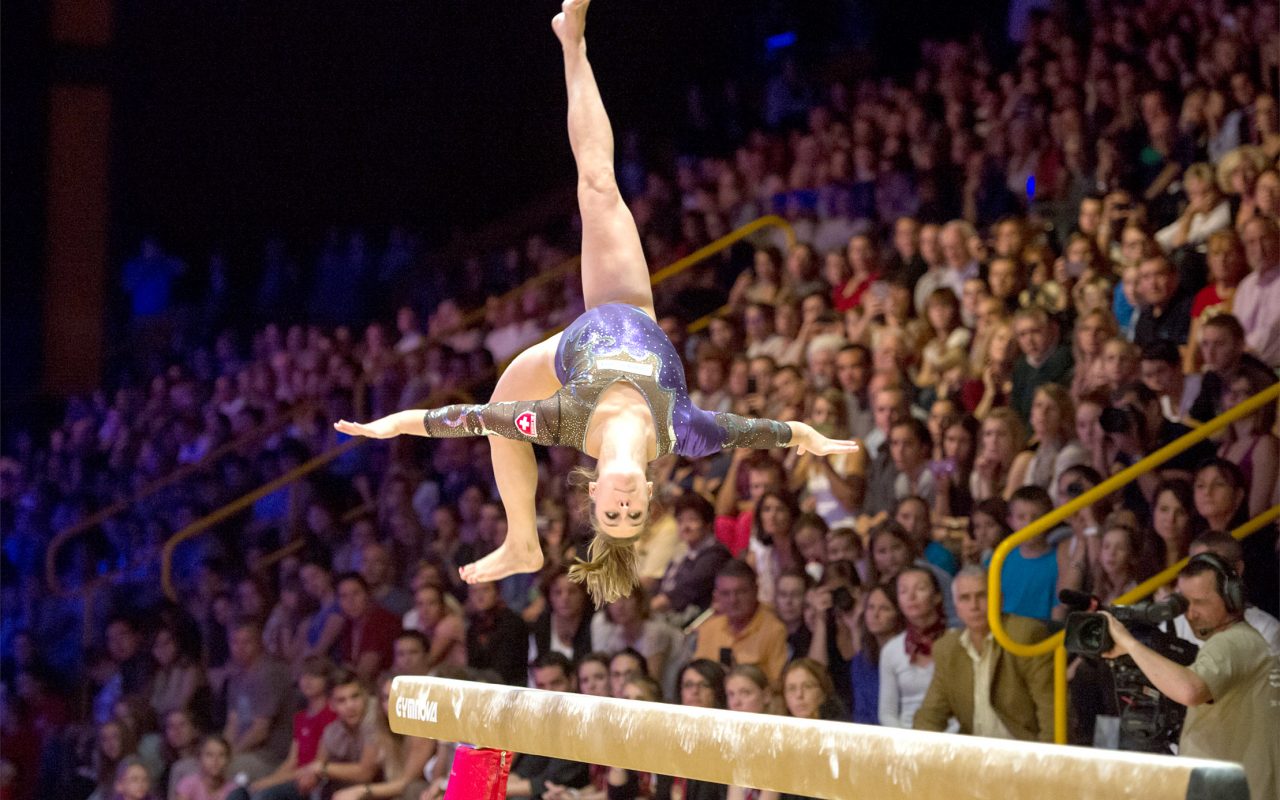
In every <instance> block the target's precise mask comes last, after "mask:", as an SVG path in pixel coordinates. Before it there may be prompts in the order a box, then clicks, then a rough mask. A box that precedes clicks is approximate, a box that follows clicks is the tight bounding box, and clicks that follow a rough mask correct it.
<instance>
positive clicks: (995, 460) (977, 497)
mask: <svg viewBox="0 0 1280 800" xmlns="http://www.w3.org/2000/svg"><path fill="white" fill-rule="evenodd" d="M981 437H982V438H981V439H980V441H979V442H978V456H977V458H976V459H975V460H974V463H973V474H972V475H971V476H970V478H969V494H970V495H972V497H973V500H974V502H981V501H983V500H986V499H987V498H988V497H1003V498H1004V499H1006V500H1007V499H1009V496H1010V495H1011V494H1013V492H1014V490H1015V489H1017V488H1018V487H1017V486H1013V485H1012V481H1011V480H1010V477H1011V475H1012V471H1013V460H1014V458H1016V457H1017V455H1018V453H1019V452H1021V451H1022V448H1023V447H1024V446H1025V445H1026V441H1027V434H1026V430H1025V429H1024V428H1023V427H1022V420H1020V419H1018V414H1017V412H1015V411H1014V410H1013V409H1011V408H1008V407H1001V408H997V409H993V410H992V411H991V413H990V414H988V415H987V418H986V419H985V420H983V422H982V434H981Z"/></svg>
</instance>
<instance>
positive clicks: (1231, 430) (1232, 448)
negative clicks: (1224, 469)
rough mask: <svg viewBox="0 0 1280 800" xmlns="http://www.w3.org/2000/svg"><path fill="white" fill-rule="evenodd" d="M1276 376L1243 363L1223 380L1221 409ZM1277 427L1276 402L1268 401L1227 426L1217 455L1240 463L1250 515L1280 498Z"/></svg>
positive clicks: (1239, 399) (1221, 410) (1263, 386)
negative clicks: (1247, 490)
mask: <svg viewBox="0 0 1280 800" xmlns="http://www.w3.org/2000/svg"><path fill="white" fill-rule="evenodd" d="M1273 383H1275V378H1274V377H1273V376H1271V375H1266V374H1263V373H1262V372H1260V371H1259V370H1254V369H1249V368H1247V367H1242V368H1240V369H1237V370H1236V371H1235V372H1233V373H1231V374H1230V375H1227V376H1225V379H1224V380H1223V382H1222V395H1221V399H1220V401H1219V403H1218V413H1219V414H1221V413H1222V412H1224V411H1226V410H1227V409H1230V408H1233V407H1235V406H1237V405H1239V404H1241V403H1243V402H1244V401H1245V400H1248V399H1249V398H1250V397H1252V396H1254V395H1255V394H1257V393H1258V392H1261V391H1263V390H1264V389H1266V388H1267V387H1268V386H1270V385H1271V384H1273ZM1275 427H1276V404H1275V403H1268V404H1267V405H1265V406H1263V407H1262V408H1260V409H1259V410H1258V411H1256V412H1254V413H1253V414H1250V415H1249V416H1247V417H1245V418H1244V419H1240V420H1237V421H1235V422H1233V423H1232V424H1231V425H1230V426H1229V427H1228V428H1227V430H1226V435H1225V436H1224V437H1223V439H1222V443H1221V444H1220V445H1218V455H1219V456H1220V457H1222V458H1225V459H1226V460H1228V461H1231V462H1234V463H1235V464H1238V465H1239V466H1240V471H1241V472H1242V473H1244V479H1245V482H1246V484H1247V486H1248V488H1249V493H1248V502H1247V507H1248V509H1249V516H1250V517H1256V516H1258V515H1259V514H1261V513H1262V512H1263V511H1266V510H1267V509H1268V508H1270V507H1271V506H1272V505H1273V504H1275V503H1276V502H1280V499H1277V498H1278V497H1280V492H1278V491H1277V486H1276V484H1277V481H1278V480H1280V458H1278V457H1280V440H1277V439H1276V435H1275V434H1274V433H1272V431H1273V430H1274V429H1275Z"/></svg>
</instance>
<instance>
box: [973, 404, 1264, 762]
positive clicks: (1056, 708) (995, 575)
mask: <svg viewBox="0 0 1280 800" xmlns="http://www.w3.org/2000/svg"><path fill="white" fill-rule="evenodd" d="M1278 399H1280V384H1276V385H1274V386H1271V387H1269V388H1267V389H1265V390H1263V391H1261V392H1259V393H1258V394H1256V395H1254V396H1253V397H1250V398H1249V399H1248V400H1246V401H1244V402H1243V403H1241V404H1240V405H1238V406H1236V407H1235V408H1232V409H1230V410H1228V411H1226V412H1225V413H1223V414H1220V415H1219V416H1217V417H1215V418H1214V419H1212V420H1210V421H1209V422H1206V423H1205V424H1203V425H1201V426H1200V427H1198V428H1196V429H1195V430H1193V431H1191V432H1190V433H1188V434H1186V435H1184V436H1182V437H1181V438H1179V439H1176V440H1175V441H1173V442H1170V443H1169V444H1167V445H1165V446H1164V447H1162V448H1160V449H1159V450H1157V451H1156V452H1154V453H1152V454H1151V455H1149V456H1147V457H1146V458H1144V459H1142V460H1141V461H1139V462H1138V463H1136V464H1134V465H1133V466H1131V467H1128V468H1126V469H1124V470H1121V471H1120V472H1117V473H1116V474H1115V475H1112V476H1111V477H1110V478H1107V479H1106V480H1104V481H1103V482H1102V483H1100V484H1098V485H1097V486H1095V487H1093V488H1092V489H1090V490H1089V491H1087V492H1085V493H1084V494H1082V495H1080V496H1079V497H1077V498H1076V499H1074V500H1072V501H1071V502H1069V503H1067V504H1066V505H1063V506H1059V507H1058V508H1056V509H1054V510H1053V511H1051V512H1049V513H1048V514H1045V515H1044V516H1043V517H1041V518H1040V519H1038V520H1036V521H1035V522H1033V523H1031V524H1030V525H1028V526H1027V527H1025V528H1023V529H1022V530H1020V531H1018V532H1017V533H1014V534H1013V535H1012V536H1010V537H1009V538H1007V539H1005V540H1004V541H1003V542H1001V543H1000V545H999V546H998V547H996V549H995V553H993V554H992V556H991V565H990V567H989V568H988V569H989V572H988V575H987V619H988V621H989V622H990V624H991V633H992V635H993V636H994V637H995V639H996V641H997V642H999V643H1000V646H1001V647H1003V648H1004V649H1006V650H1008V651H1009V652H1010V653H1012V654H1013V655H1015V656H1023V657H1030V656H1040V655H1045V654H1046V653H1050V652H1052V653H1053V667H1054V669H1053V737H1054V741H1056V742H1058V743H1059V744H1065V743H1066V741H1067V651H1066V650H1065V649H1064V648H1063V646H1062V643H1063V640H1064V639H1065V633H1063V632H1062V631H1059V632H1057V633H1055V634H1054V635H1052V636H1050V637H1048V638H1047V639H1044V640H1042V641H1040V642H1036V643H1034V644H1026V643H1023V642H1015V641H1014V640H1013V639H1011V638H1010V637H1009V633H1008V631H1006V630H1005V629H1004V624H1003V622H1002V620H1001V613H1000V609H1001V605H1002V603H1001V592H1000V572H1001V570H1002V569H1003V568H1004V562H1005V559H1006V558H1008V556H1009V554H1010V553H1011V552H1013V549H1014V548H1015V547H1017V546H1018V545H1020V544H1022V543H1023V542H1026V541H1028V540H1030V539H1033V538H1035V537H1036V536H1039V535H1041V534H1043V533H1046V532H1047V531H1049V530H1051V529H1053V528H1054V527H1056V526H1057V525H1058V524H1059V523H1060V522H1063V521H1064V520H1066V519H1067V518H1068V517H1070V516H1071V515H1072V514H1075V513H1076V512H1077V511H1080V510H1081V509H1083V508H1085V507H1087V506H1090V505H1092V504H1093V503H1095V502H1097V501H1098V500H1100V499H1101V498H1103V497H1105V496H1107V495H1109V494H1111V493H1112V492H1115V491H1117V490H1118V489H1121V488H1123V487H1124V486H1125V485H1126V484H1129V483H1131V482H1132V481H1135V480H1137V479H1138V478H1140V477H1142V476H1143V475H1145V474H1147V473H1148V472H1150V471H1151V470H1152V469H1154V468H1156V467H1158V466H1160V465H1161V464H1163V463H1164V462H1166V461H1168V460H1169V459H1171V458H1173V457H1174V456H1176V455H1178V454H1179V453H1181V452H1183V451H1184V450H1186V449H1187V448H1189V447H1191V446H1192V445H1195V444H1198V443H1199V442H1202V441H1204V440H1205V439H1207V438H1209V437H1210V436H1212V435H1213V434H1215V433H1217V432H1218V431H1220V430H1222V429H1223V428H1225V427H1227V426H1228V425H1230V424H1232V423H1233V422H1236V421H1237V420H1240V419H1243V418H1244V417H1247V416H1249V415H1250V414H1253V413H1254V412H1256V411H1259V410H1261V409H1262V408H1263V407H1265V406H1267V405H1268V404H1271V403H1275V402H1276V401H1277V400H1278ZM1246 502H1247V501H1246ZM1276 518H1280V506H1277V507H1276V508H1273V509H1271V510H1269V511H1267V512H1265V513H1263V514H1261V515H1260V516H1258V517H1257V518H1255V519H1253V520H1251V521H1250V522H1248V523H1246V524H1245V525H1243V526H1241V527H1240V528H1238V529H1236V530H1234V531H1232V532H1231V533H1232V535H1233V536H1235V537H1236V538H1237V539H1240V538H1244V537H1245V536H1248V535H1249V534H1250V533H1253V532H1254V531H1256V530H1258V529H1259V528H1261V527H1263V526H1264V525H1266V524H1267V523H1268V522H1270V521H1271V520H1274V519H1276ZM1185 564H1186V561H1185V560H1183V561H1180V562H1178V563H1177V564H1175V565H1173V566H1172V567H1169V568H1168V569H1166V570H1164V571H1163V572H1161V573H1160V574H1159V575H1156V576H1154V577H1153V578H1151V579H1150V580H1147V581H1145V582H1143V583H1142V585H1141V586H1138V587H1136V588H1135V589H1133V590H1132V591H1130V592H1127V593H1126V594H1124V595H1123V596H1122V597H1120V598H1118V599H1117V602H1119V603H1132V602H1133V601H1135V600H1138V599H1140V598H1142V597H1145V596H1146V595H1147V594H1150V593H1151V592H1153V591H1155V590H1156V589H1157V588H1159V587H1160V586H1163V585H1164V584H1166V583H1168V582H1169V580H1171V579H1172V578H1173V577H1175V576H1177V574H1178V571H1179V570H1180V569H1181V568H1182V567H1183V566H1184V565H1185Z"/></svg>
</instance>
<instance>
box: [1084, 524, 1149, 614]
mask: <svg viewBox="0 0 1280 800" xmlns="http://www.w3.org/2000/svg"><path fill="white" fill-rule="evenodd" d="M1135 523H1136V520H1134V518H1133V515H1132V514H1130V513H1128V512H1127V511H1118V512H1115V513H1113V514H1112V515H1111V516H1110V517H1108V518H1107V521H1106V523H1105V524H1104V525H1103V529H1102V537H1101V539H1102V542H1101V546H1100V548H1099V551H1098V571H1097V574H1096V575H1094V579H1093V594H1094V595H1096V596H1097V598H1098V599H1099V600H1101V601H1102V602H1103V603H1114V602H1115V601H1116V599H1117V598H1119V597H1120V596H1121V595H1123V594H1124V593H1125V592H1128V591H1130V590H1131V589H1133V588H1135V587H1136V586H1137V585H1138V581H1139V580H1141V579H1142V578H1143V577H1145V576H1144V575H1143V574H1142V573H1143V572H1144V571H1145V570H1143V569H1142V567H1141V562H1142V550H1143V538H1142V535H1141V534H1140V533H1139V531H1138V529H1137V528H1136V527H1134V525H1135Z"/></svg>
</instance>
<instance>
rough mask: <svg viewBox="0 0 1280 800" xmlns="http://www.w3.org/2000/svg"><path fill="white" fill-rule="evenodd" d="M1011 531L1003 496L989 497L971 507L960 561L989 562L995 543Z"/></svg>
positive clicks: (969, 562) (967, 562)
mask: <svg viewBox="0 0 1280 800" xmlns="http://www.w3.org/2000/svg"><path fill="white" fill-rule="evenodd" d="M1011 533H1013V531H1012V530H1010V528H1009V508H1008V506H1007V505H1006V504H1005V502H1004V499H1003V498H999V497H991V498H988V499H986V500H983V501H982V502H981V503H978V504H977V505H975V506H974V507H973V511H972V512H971V513H970V515H969V527H968V529H967V534H968V535H967V536H966V538H965V540H964V542H963V545H962V547H961V558H960V560H961V562H962V563H963V564H977V565H979V566H982V567H985V566H987V565H988V564H990V563H991V554H992V553H994V552H995V549H996V545H998V544H1000V543H1001V542H1003V541H1004V540H1005V539H1006V538H1008V536H1009V534H1011Z"/></svg>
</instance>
